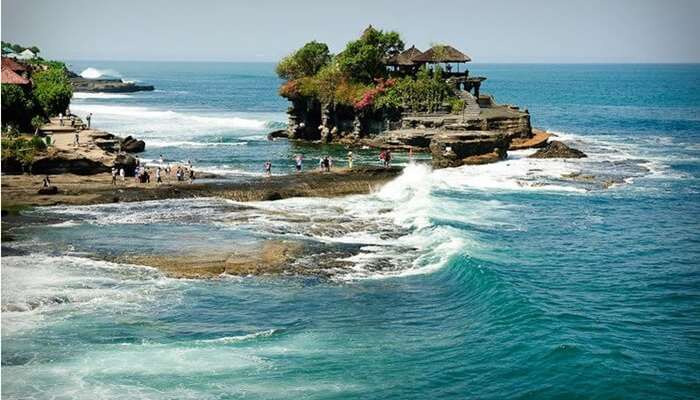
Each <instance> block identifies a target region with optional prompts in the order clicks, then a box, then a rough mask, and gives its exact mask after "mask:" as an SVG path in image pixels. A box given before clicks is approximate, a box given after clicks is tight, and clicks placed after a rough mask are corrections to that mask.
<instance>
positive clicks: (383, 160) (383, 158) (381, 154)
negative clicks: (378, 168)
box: [379, 149, 386, 165]
mask: <svg viewBox="0 0 700 400" xmlns="http://www.w3.org/2000/svg"><path fill="white" fill-rule="evenodd" d="M379 161H381V163H382V165H386V150H383V149H382V151H380V152H379Z"/></svg>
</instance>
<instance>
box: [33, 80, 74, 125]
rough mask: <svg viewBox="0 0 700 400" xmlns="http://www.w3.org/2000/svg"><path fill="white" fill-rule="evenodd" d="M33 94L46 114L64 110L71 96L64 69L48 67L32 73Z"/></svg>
mask: <svg viewBox="0 0 700 400" xmlns="http://www.w3.org/2000/svg"><path fill="white" fill-rule="evenodd" d="M32 79H33V80H34V90H33V94H34V97H35V98H36V100H37V102H38V103H39V105H40V106H41V108H42V109H43V110H44V113H45V114H46V115H49V116H50V115H56V114H58V113H62V112H65V110H66V109H67V108H68V105H69V104H70V99H71V97H72V96H73V89H72V88H71V85H70V81H69V80H68V76H67V74H66V71H65V70H64V69H61V68H49V69H47V70H46V71H39V72H36V73H34V74H33V75H32Z"/></svg>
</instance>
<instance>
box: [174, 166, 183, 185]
mask: <svg viewBox="0 0 700 400" xmlns="http://www.w3.org/2000/svg"><path fill="white" fill-rule="evenodd" d="M175 178H177V181H178V182H182V168H180V167H177V171H175Z"/></svg>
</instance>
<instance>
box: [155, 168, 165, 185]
mask: <svg viewBox="0 0 700 400" xmlns="http://www.w3.org/2000/svg"><path fill="white" fill-rule="evenodd" d="M156 183H157V184H161V183H163V179H161V177H160V167H158V168H156Z"/></svg>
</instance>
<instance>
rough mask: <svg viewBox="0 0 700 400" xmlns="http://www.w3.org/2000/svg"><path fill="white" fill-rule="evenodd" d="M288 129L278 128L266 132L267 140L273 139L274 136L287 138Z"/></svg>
mask: <svg viewBox="0 0 700 400" xmlns="http://www.w3.org/2000/svg"><path fill="white" fill-rule="evenodd" d="M288 137H289V131H288V130H287V129H286V128H285V129H278V130H276V131H272V132H270V133H268V134H267V140H274V139H276V138H285V139H286V138H288Z"/></svg>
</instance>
